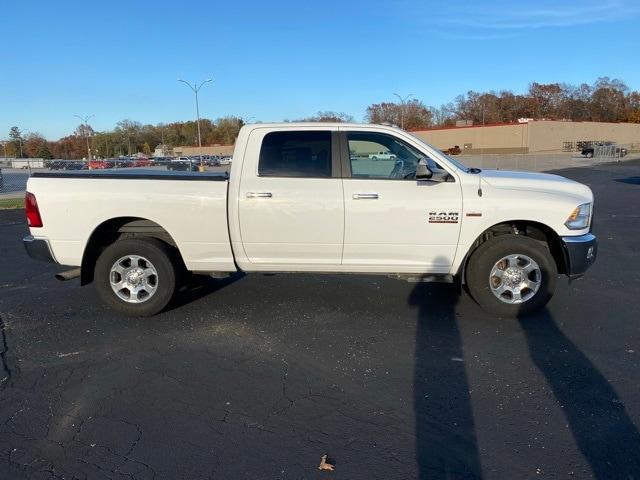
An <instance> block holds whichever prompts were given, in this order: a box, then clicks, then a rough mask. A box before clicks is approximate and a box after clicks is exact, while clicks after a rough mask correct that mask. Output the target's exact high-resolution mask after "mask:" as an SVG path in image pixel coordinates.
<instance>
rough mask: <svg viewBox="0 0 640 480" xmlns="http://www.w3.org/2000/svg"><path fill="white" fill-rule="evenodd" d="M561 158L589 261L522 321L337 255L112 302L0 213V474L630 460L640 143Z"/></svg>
mask: <svg viewBox="0 0 640 480" xmlns="http://www.w3.org/2000/svg"><path fill="white" fill-rule="evenodd" d="M560 173H561V174H563V175H566V176H569V177H571V178H575V179H577V180H579V181H582V182H584V183H587V184H589V185H590V186H591V187H592V189H593V190H594V192H595V194H596V209H595V211H596V220H595V231H596V234H597V235H598V237H599V239H600V253H599V259H598V261H597V263H596V265H595V266H594V267H593V269H592V270H591V271H590V272H589V273H588V274H587V276H586V277H585V278H584V279H582V280H579V281H576V282H574V283H573V284H572V285H569V284H568V282H567V281H566V280H564V279H563V280H561V281H560V282H559V286H558V291H557V293H556V296H555V298H554V299H553V301H552V302H551V304H550V305H549V307H548V309H547V310H546V311H545V312H542V313H541V314H539V315H537V316H534V317H531V318H528V319H521V320H501V319H498V318H494V317H492V316H490V315H487V314H485V313H483V312H481V311H480V310H479V309H478V308H477V307H476V306H475V305H474V304H473V302H472V301H471V300H470V299H469V298H468V297H467V296H466V295H464V294H463V295H459V294H458V292H457V290H456V288H455V287H454V286H451V285H430V284H410V283H404V282H401V281H398V280H393V279H389V278H386V277H383V276H348V275H276V276H265V275H247V276H238V277H235V278H232V279H229V280H224V281H221V280H213V279H207V280H204V281H202V282H199V283H195V284H194V285H192V287H191V288H190V290H189V291H187V292H183V293H182V295H181V297H180V298H179V299H178V300H177V301H176V302H175V304H174V305H172V307H171V308H170V309H169V310H168V311H166V312H164V313H162V314H160V315H158V316H156V317H154V318H149V319H130V318H123V317H120V316H118V315H116V314H114V313H113V312H111V311H109V310H108V309H107V308H106V307H103V306H102V305H101V304H100V303H99V301H98V299H97V297H96V294H95V292H94V291H93V289H92V288H91V287H84V288H80V287H79V286H78V285H77V281H72V282H66V283H61V282H58V281H56V280H54V279H53V274H54V273H55V272H57V271H59V270H61V268H60V267H58V266H55V265H49V264H44V263H39V262H35V261H32V260H30V259H29V258H28V257H27V256H26V254H25V253H24V251H23V248H22V245H21V238H22V236H23V235H24V234H25V232H26V230H27V229H26V226H25V225H24V221H23V212H21V211H2V212H0V258H1V259H2V263H1V264H0V265H1V269H0V333H1V335H2V337H1V339H0V360H1V362H2V372H0V378H1V381H0V399H1V401H0V478H2V479H3V480H4V479H8V480H10V479H27V478H28V479H140V480H142V479H233V480H236V479H245V478H246V479H307V478H310V479H316V478H321V479H324V478H335V479H367V480H369V479H374V478H380V479H387V480H393V479H408V478H422V479H463V478H464V479H466V478H487V479H490V478H534V477H536V478H581V479H582V478H599V479H605V478H611V479H639V478H640V434H639V433H638V427H639V424H640V390H639V389H638V385H640V369H639V368H638V367H639V366H640V361H639V358H640V357H639V356H640V345H639V340H640V327H639V324H638V319H639V318H640V297H639V296H638V295H637V292H638V291H640V277H639V275H638V272H639V271H640V259H639V257H638V256H637V238H638V233H639V232H640V214H638V213H637V212H636V211H635V210H633V209H632V208H631V206H633V205H638V198H640V185H638V183H637V178H639V177H640V162H625V163H623V164H619V165H600V166H598V167H593V168H576V169H570V170H566V171H563V172H560ZM634 178H635V179H636V180H635V181H634V180H633V179H634ZM634 292H635V293H634ZM325 453H327V454H329V457H330V458H331V459H332V460H333V461H334V462H335V465H336V470H335V472H320V471H318V469H317V466H318V464H319V462H320V457H321V455H323V454H325Z"/></svg>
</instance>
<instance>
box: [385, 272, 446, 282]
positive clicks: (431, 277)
mask: <svg viewBox="0 0 640 480" xmlns="http://www.w3.org/2000/svg"><path fill="white" fill-rule="evenodd" d="M387 276H388V277H389V278H393V279H395V280H404V281H405V282H409V283H454V278H453V275H450V274H448V273H433V274H423V275H421V274H416V273H397V274H395V275H387Z"/></svg>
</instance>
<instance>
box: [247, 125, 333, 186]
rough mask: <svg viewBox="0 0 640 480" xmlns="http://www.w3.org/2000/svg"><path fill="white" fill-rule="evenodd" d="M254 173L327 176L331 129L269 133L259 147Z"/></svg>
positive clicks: (273, 175)
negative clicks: (328, 130)
mask: <svg viewBox="0 0 640 480" xmlns="http://www.w3.org/2000/svg"><path fill="white" fill-rule="evenodd" d="M258 174H259V175H260V176H271V177H316V178H317V177H331V132H318V131H303V132H271V133H268V134H267V135H265V137H264V139H263V140H262V147H261V148H260V159H259V162H258Z"/></svg>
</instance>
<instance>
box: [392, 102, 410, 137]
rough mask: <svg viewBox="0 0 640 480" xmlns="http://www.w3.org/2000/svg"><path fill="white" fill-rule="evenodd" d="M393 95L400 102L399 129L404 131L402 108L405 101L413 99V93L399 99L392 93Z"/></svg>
mask: <svg viewBox="0 0 640 480" xmlns="http://www.w3.org/2000/svg"><path fill="white" fill-rule="evenodd" d="M394 95H395V96H396V97H398V100H400V128H401V129H403V130H404V106H405V104H406V103H407V100H409V98H410V97H413V93H410V94H409V95H407V96H405V97H401V96H400V95H398V94H397V93H394Z"/></svg>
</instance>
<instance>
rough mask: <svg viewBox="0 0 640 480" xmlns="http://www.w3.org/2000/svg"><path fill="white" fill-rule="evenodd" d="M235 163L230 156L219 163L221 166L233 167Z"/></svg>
mask: <svg viewBox="0 0 640 480" xmlns="http://www.w3.org/2000/svg"><path fill="white" fill-rule="evenodd" d="M232 162H233V157H230V156H226V157H222V158H221V159H220V161H219V162H218V164H219V165H231V164H232Z"/></svg>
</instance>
